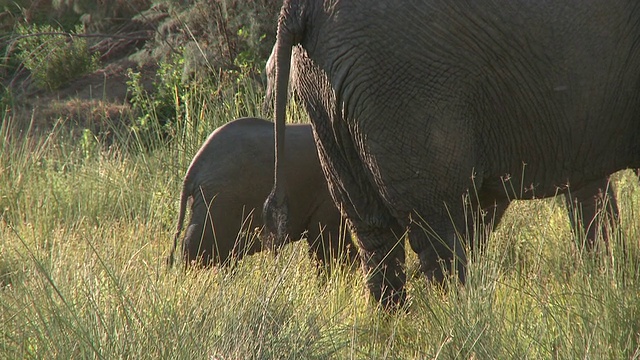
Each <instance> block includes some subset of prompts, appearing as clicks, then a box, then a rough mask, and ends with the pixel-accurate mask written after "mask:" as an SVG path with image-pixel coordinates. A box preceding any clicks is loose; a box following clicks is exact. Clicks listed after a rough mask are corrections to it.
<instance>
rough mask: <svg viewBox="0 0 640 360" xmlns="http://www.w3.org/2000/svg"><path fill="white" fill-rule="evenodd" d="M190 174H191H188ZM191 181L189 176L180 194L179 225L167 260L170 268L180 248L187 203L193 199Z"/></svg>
mask: <svg viewBox="0 0 640 360" xmlns="http://www.w3.org/2000/svg"><path fill="white" fill-rule="evenodd" d="M188 173H189V172H188ZM190 184H191V180H190V179H189V175H187V176H186V177H185V179H184V181H183V183H182V191H181V192H180V212H179V214H178V225H177V226H176V233H175V234H174V235H173V246H172V247H171V253H170V254H169V258H168V259H167V265H168V266H169V268H171V267H173V262H174V255H175V252H176V249H177V247H178V238H180V233H181V232H182V228H183V226H184V217H185V214H186V212H187V202H188V201H189V198H191V186H190Z"/></svg>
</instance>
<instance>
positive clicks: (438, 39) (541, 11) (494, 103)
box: [264, 0, 640, 306]
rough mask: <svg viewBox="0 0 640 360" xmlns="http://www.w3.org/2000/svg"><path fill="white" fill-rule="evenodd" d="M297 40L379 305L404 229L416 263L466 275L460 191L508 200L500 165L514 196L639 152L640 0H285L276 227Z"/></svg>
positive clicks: (394, 292) (304, 91) (599, 173)
mask: <svg viewBox="0 0 640 360" xmlns="http://www.w3.org/2000/svg"><path fill="white" fill-rule="evenodd" d="M294 46H296V56H295V57H294V63H293V66H294V68H295V69H296V77H295V83H294V84H293V85H294V88H295V92H296V96H297V97H298V98H299V100H300V101H301V102H302V104H303V105H304V107H305V108H306V110H307V111H308V112H309V113H310V118H311V121H312V124H313V127H314V135H315V138H316V143H317V145H318V151H319V154H320V158H321V162H322V164H323V170H324V172H325V175H326V176H327V179H328V183H329V188H330V191H331V194H332V196H333V198H334V200H335V201H336V202H337V204H338V205H339V207H340V208H341V209H342V211H343V214H344V215H345V216H346V218H347V219H348V222H349V224H350V227H351V229H352V231H353V233H354V234H355V235H356V237H357V239H358V242H359V245H360V249H361V250H360V251H361V255H362V261H363V264H364V267H365V270H366V271H367V272H368V273H369V277H368V286H369V289H370V291H371V293H372V294H373V296H374V297H375V298H376V299H377V300H379V301H381V302H382V304H383V305H385V306H392V305H396V304H399V303H402V302H403V301H404V299H405V292H404V283H405V273H404V271H403V263H404V256H405V255H404V248H403V245H402V242H400V241H397V239H398V238H400V237H402V235H403V234H405V233H406V232H408V235H409V243H410V245H411V248H412V249H413V250H414V251H415V252H416V253H417V254H418V255H419V259H420V264H421V270H422V271H423V272H425V273H426V274H427V275H428V276H429V277H434V278H436V279H442V278H443V276H444V273H445V272H444V271H443V270H442V267H441V263H448V264H451V265H453V266H454V267H456V268H457V269H458V270H459V271H458V275H459V276H460V278H461V280H462V281H464V264H465V262H466V259H465V252H464V251H463V249H464V248H465V247H466V244H464V243H463V240H462V239H464V238H467V237H465V236H460V235H461V233H462V234H464V233H472V232H473V226H469V225H470V224H469V223H470V221H469V220H468V216H467V212H466V210H465V205H464V202H463V201H462V199H463V197H465V194H469V193H471V194H472V196H470V197H469V198H470V199H471V203H473V204H474V205H477V206H479V207H480V208H482V209H490V208H491V207H492V206H494V205H495V204H499V205H500V204H504V203H507V202H508V199H509V197H508V195H507V194H506V193H505V191H504V182H503V181H504V179H505V176H507V177H509V178H510V180H511V182H512V183H513V184H516V185H519V186H520V187H521V188H522V189H524V190H525V191H521V193H519V194H518V195H519V196H520V197H521V198H525V199H526V198H532V197H545V196H551V195H555V194H556V193H557V189H558V188H559V187H561V186H562V185H563V184H567V183H568V184H570V185H571V189H574V190H579V189H580V188H582V187H584V186H585V185H587V184H592V183H593V182H595V181H598V180H599V179H603V178H604V177H606V176H607V175H609V174H611V173H613V172H615V171H617V170H620V169H623V168H627V167H638V166H640V2H638V1H636V0H587V1H582V2H577V1H570V0H563V1H554V2H550V1H529V0H510V1H507V0H488V1H451V0H425V1H409V0H407V1H401V0H400V1H399V0H376V1H373V0H371V1H342V0H326V1H320V0H318V1H297V0H286V1H285V2H284V5H283V7H282V11H281V15H280V19H279V22H278V40H277V44H276V78H277V80H276V105H275V117H276V125H275V129H276V160H275V162H276V169H275V184H274V188H273V190H272V193H271V195H270V196H269V198H268V199H267V202H266V203H265V208H264V215H265V221H266V224H267V226H268V227H269V228H271V229H272V231H273V232H274V233H275V237H276V239H279V238H280V235H282V234H283V229H286V218H287V207H286V202H287V194H286V191H285V187H284V185H285V184H284V182H285V181H286V180H285V179H284V176H283V173H284V171H285V169H286V166H287V164H285V163H283V158H282V154H283V151H284V145H285V144H284V132H283V131H282V129H283V128H284V122H285V108H286V91H287V80H288V76H289V71H290V59H291V50H292V48H293V47H294ZM470 189H473V191H471V192H470V191H469V190H470ZM470 235H471V236H473V234H470Z"/></svg>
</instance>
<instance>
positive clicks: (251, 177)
mask: <svg viewBox="0 0 640 360" xmlns="http://www.w3.org/2000/svg"><path fill="white" fill-rule="evenodd" d="M286 132H287V151H286V161H287V165H288V167H287V170H286V173H285V174H284V175H285V176H286V181H287V184H288V188H287V190H288V194H289V199H290V201H291V203H290V208H289V210H290V223H289V229H288V234H289V238H290V239H291V240H298V239H300V238H301V237H303V236H306V238H307V241H308V242H309V246H310V253H311V254H312V255H313V256H314V257H315V258H316V259H317V260H318V261H319V262H321V263H322V262H325V260H326V257H327V256H332V257H338V256H348V257H350V259H349V260H353V258H352V257H353V256H355V255H351V254H355V253H356V251H355V249H350V243H351V240H350V238H349V236H348V235H346V234H341V233H340V231H341V228H342V227H341V217H340V213H339V211H338V209H337V208H336V207H335V205H334V203H333V201H332V199H331V196H330V194H329V190H328V189H327V184H326V181H325V178H324V174H323V173H322V168H321V166H320V161H319V159H318V155H317V152H316V147H315V142H314V139H313V134H312V130H311V126H310V125H289V126H287V128H286ZM273 142H274V134H273V123H271V122H268V121H266V120H262V119H256V118H241V119H237V120H235V121H232V122H230V123H228V124H226V125H224V126H222V127H220V128H218V129H216V130H215V131H214V132H213V133H211V135H209V138H208V139H207V140H206V141H205V142H204V144H203V145H202V147H201V148H200V150H199V151H198V153H197V154H196V155H195V157H194V158H193V160H192V161H191V165H190V166H189V169H188V170H187V174H186V176H185V178H184V183H183V187H182V194H181V195H180V214H179V217H178V227H177V231H176V234H175V236H174V242H173V249H172V250H171V255H170V257H169V260H168V262H169V265H170V266H171V265H172V264H173V257H174V252H175V249H176V246H177V242H178V238H179V236H180V233H181V231H182V227H183V223H184V217H185V211H186V206H187V202H188V200H191V213H192V214H191V221H190V223H189V226H188V227H187V230H186V234H185V237H184V239H183V242H182V251H183V257H184V259H185V262H186V265H189V264H192V263H194V262H195V263H196V264H200V265H203V266H208V265H217V264H225V263H226V262H228V261H229V260H230V259H231V258H235V259H239V258H241V257H242V256H244V255H248V254H252V253H255V252H257V251H261V250H262V246H261V244H260V241H256V240H257V239H256V236H255V235H256V234H257V233H258V232H259V231H255V230H254V229H256V228H258V229H261V228H262V226H263V223H262V214H261V209H262V204H263V203H264V200H265V199H266V198H267V196H268V195H269V192H270V191H271V188H272V186H273V176H274V174H273V162H274V156H273V153H274V149H273V147H274V145H273ZM340 235H343V236H340ZM345 239H346V240H345Z"/></svg>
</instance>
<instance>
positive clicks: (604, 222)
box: [263, 46, 619, 249]
mask: <svg viewBox="0 0 640 360" xmlns="http://www.w3.org/2000/svg"><path fill="white" fill-rule="evenodd" d="M276 48H277V47H276V46H274V47H273V50H272V51H271V55H270V56H269V59H268V60H267V64H266V67H265V72H266V75H267V90H266V95H265V101H264V105H263V110H264V112H269V111H271V109H273V106H274V103H273V102H274V101H275V81H276V56H275V55H276ZM298 56H300V50H299V49H297V48H294V49H293V53H292V61H293V62H295V61H296V60H297V58H298ZM295 70H296V68H295V67H294V68H292V69H291V73H290V74H289V83H290V84H294V85H295V84H296V83H297V77H296V73H295ZM287 93H288V96H292V95H295V94H294V93H293V92H292V91H291V89H289V91H288V92H287ZM320 120H321V121H325V120H326V119H320ZM563 197H564V201H565V205H566V207H567V210H568V213H567V215H568V218H569V221H570V223H571V228H572V229H573V231H574V232H575V234H576V236H577V237H578V238H579V239H583V240H584V245H585V246H586V248H587V249H593V247H594V246H595V241H596V239H597V238H598V237H599V235H600V237H602V238H603V240H604V241H605V244H606V243H608V240H609V239H608V238H609V233H607V231H606V230H607V229H611V228H612V227H613V226H615V224H616V223H617V221H618V219H619V212H618V206H617V201H616V198H615V196H614V192H613V189H612V188H611V186H610V183H609V178H608V177H604V178H602V179H598V180H596V181H593V182H592V183H589V184H588V185H585V186H584V187H582V188H580V189H578V190H575V191H573V190H571V191H566V192H564V194H563ZM508 206H509V201H502V202H499V203H498V202H496V204H495V207H494V208H493V209H491V210H493V213H492V214H491V217H489V218H486V220H485V222H489V221H491V220H492V221H493V224H495V225H497V224H498V223H499V222H500V219H501V218H502V216H503V215H504V212H505V211H506V209H507V207H508ZM605 213H606V215H605ZM603 226H604V227H603ZM489 228H490V229H491V228H492V227H489ZM601 230H604V231H602V232H601V233H600V234H599V232H600V231H601Z"/></svg>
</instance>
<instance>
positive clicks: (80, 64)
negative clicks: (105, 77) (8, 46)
mask: <svg viewBox="0 0 640 360" xmlns="http://www.w3.org/2000/svg"><path fill="white" fill-rule="evenodd" d="M81 33H82V28H81V27H80V26H78V27H76V29H75V30H74V31H72V32H68V33H66V32H63V31H62V30H61V29H59V28H56V27H53V26H50V25H43V26H39V25H32V26H19V27H18V34H20V35H21V36H20V37H19V38H18V40H17V43H16V49H17V56H18V58H19V59H20V60H21V61H22V64H23V65H24V67H25V68H27V69H28V70H29V71H31V75H32V76H33V78H34V80H35V83H36V84H37V85H38V86H39V87H41V88H44V89H48V90H55V89H57V88H59V87H60V86H62V85H64V84H66V83H67V82H68V81H70V80H72V79H74V78H76V77H78V76H80V75H83V74H86V73H88V72H91V71H93V70H95V69H96V68H97V66H98V55H97V54H94V55H92V54H90V52H89V49H88V46H87V42H86V40H85V39H84V38H81V37H79V36H78V34H81Z"/></svg>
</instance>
